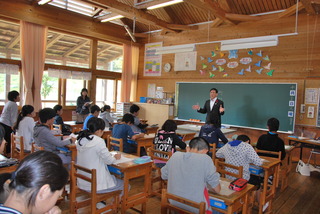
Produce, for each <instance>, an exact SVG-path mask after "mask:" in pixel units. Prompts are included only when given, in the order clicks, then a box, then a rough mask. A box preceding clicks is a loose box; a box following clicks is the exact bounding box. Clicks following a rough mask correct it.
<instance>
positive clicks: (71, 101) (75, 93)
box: [66, 79, 84, 106]
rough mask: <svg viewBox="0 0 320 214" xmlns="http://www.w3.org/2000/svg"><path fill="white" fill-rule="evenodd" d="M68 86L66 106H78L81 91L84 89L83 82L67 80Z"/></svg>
mask: <svg viewBox="0 0 320 214" xmlns="http://www.w3.org/2000/svg"><path fill="white" fill-rule="evenodd" d="M66 82H67V85H66V105H67V106H76V105H77V99H78V97H79V96H80V93H81V89H82V88H83V85H84V82H83V80H76V79H67V81H66Z"/></svg>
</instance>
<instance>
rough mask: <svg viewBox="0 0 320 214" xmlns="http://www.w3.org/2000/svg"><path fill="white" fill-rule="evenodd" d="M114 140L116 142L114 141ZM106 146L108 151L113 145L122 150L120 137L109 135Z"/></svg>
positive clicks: (112, 148)
mask: <svg viewBox="0 0 320 214" xmlns="http://www.w3.org/2000/svg"><path fill="white" fill-rule="evenodd" d="M114 141H116V142H114ZM107 147H108V149H109V151H112V150H114V147H117V148H118V151H120V152H123V140H122V138H115V137H112V136H110V135H109V138H108V143H107Z"/></svg>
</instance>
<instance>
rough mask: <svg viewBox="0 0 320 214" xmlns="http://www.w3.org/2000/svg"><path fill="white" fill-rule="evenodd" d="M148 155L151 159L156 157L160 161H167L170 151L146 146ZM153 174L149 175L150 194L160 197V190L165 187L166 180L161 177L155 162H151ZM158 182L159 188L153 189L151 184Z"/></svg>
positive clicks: (170, 154)
mask: <svg viewBox="0 0 320 214" xmlns="http://www.w3.org/2000/svg"><path fill="white" fill-rule="evenodd" d="M148 155H149V156H150V157H151V159H152V160H155V159H158V160H161V161H168V160H169V158H170V157H171V156H172V153H171V152H163V151H158V150H156V149H153V148H148ZM152 171H153V173H152V174H153V175H152V177H151V192H150V195H151V196H153V195H156V196H160V197H161V190H162V189H163V188H165V187H166V181H164V180H162V179H161V168H159V167H157V166H156V165H155V163H153V164H152ZM156 183H159V188H157V189H155V190H154V189H153V184H156Z"/></svg>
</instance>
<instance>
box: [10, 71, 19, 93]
mask: <svg viewBox="0 0 320 214" xmlns="http://www.w3.org/2000/svg"><path fill="white" fill-rule="evenodd" d="M13 90H15V91H20V74H16V75H13V74H12V75H11V77H10V91H13Z"/></svg>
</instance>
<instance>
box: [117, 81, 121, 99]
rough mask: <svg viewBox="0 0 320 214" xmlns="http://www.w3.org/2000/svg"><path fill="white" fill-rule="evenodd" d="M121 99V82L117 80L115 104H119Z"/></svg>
mask: <svg viewBox="0 0 320 214" xmlns="http://www.w3.org/2000/svg"><path fill="white" fill-rule="evenodd" d="M120 97H121V80H118V87H117V101H116V102H117V103H120Z"/></svg>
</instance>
